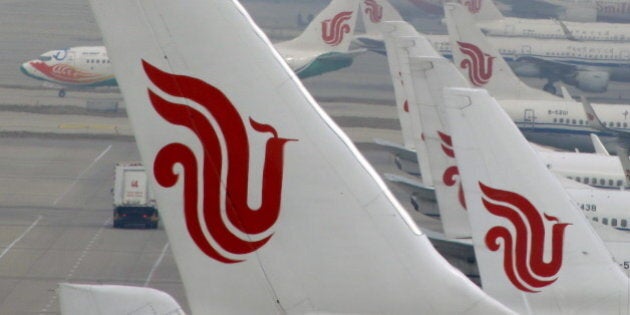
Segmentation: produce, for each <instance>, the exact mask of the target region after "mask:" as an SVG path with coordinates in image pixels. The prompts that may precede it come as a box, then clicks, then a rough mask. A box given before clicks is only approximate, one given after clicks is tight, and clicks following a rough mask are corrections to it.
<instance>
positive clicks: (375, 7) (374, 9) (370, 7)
mask: <svg viewBox="0 0 630 315" xmlns="http://www.w3.org/2000/svg"><path fill="white" fill-rule="evenodd" d="M363 3H364V4H365V10H364V12H365V14H367V15H368V16H369V17H370V21H371V22H372V23H380V22H381V20H382V19H383V6H381V5H380V4H378V3H376V1H375V0H365V1H364V2H363Z"/></svg>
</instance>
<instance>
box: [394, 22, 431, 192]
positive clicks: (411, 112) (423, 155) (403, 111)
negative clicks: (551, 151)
mask: <svg viewBox="0 0 630 315" xmlns="http://www.w3.org/2000/svg"><path fill="white" fill-rule="evenodd" d="M385 23H386V24H384V25H383V27H382V29H383V36H384V40H385V47H386V49H387V52H388V54H387V61H388V62H389V72H390V75H391V77H392V84H393V85H394V94H395V96H396V107H397V109H398V118H399V120H400V126H401V129H402V134H403V138H404V140H405V144H407V143H410V144H411V147H412V148H414V149H415V151H416V155H417V157H418V159H417V160H418V165H419V167H420V174H421V175H422V183H423V184H424V185H425V186H429V187H430V186H433V175H432V172H431V168H430V167H429V162H428V160H429V158H428V153H427V146H426V143H425V141H424V132H423V129H422V123H421V122H420V114H419V113H418V110H417V105H416V103H417V100H416V97H415V94H414V93H413V90H412V89H410V88H408V87H406V86H405V84H406V85H410V84H411V79H410V76H409V65H408V63H406V64H401V62H400V61H401V60H400V58H399V53H400V50H403V51H405V50H406V49H407V48H408V47H409V46H410V45H411V46H412V45H414V42H413V41H407V42H405V41H404V40H403V39H402V38H404V37H405V36H413V35H414V34H418V32H417V31H416V30H415V29H414V28H413V26H411V25H410V24H409V23H406V22H385ZM405 82H406V83H405Z"/></svg>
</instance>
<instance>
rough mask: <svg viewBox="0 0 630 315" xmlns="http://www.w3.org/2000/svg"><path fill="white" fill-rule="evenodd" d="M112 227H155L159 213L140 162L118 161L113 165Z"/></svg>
mask: <svg viewBox="0 0 630 315" xmlns="http://www.w3.org/2000/svg"><path fill="white" fill-rule="evenodd" d="M113 194H114V227H115V228H122V227H127V226H136V227H144V228H148V229H157V227H158V222H159V219H160V217H159V214H158V211H157V207H156V204H155V199H154V197H153V191H152V189H151V187H150V185H149V181H148V178H147V173H146V172H145V171H144V166H143V165H142V163H140V162H120V163H117V164H116V166H115V167H114V188H113Z"/></svg>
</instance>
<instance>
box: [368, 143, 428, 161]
mask: <svg viewBox="0 0 630 315" xmlns="http://www.w3.org/2000/svg"><path fill="white" fill-rule="evenodd" d="M374 143H376V144H377V145H379V146H381V147H382V148H383V149H385V150H387V151H389V153H391V154H393V155H395V156H397V157H399V158H401V159H403V160H405V161H409V162H414V163H418V155H417V154H416V151H414V150H410V149H408V148H406V147H404V146H403V145H401V144H398V143H394V142H391V141H387V140H383V139H378V138H377V139H374Z"/></svg>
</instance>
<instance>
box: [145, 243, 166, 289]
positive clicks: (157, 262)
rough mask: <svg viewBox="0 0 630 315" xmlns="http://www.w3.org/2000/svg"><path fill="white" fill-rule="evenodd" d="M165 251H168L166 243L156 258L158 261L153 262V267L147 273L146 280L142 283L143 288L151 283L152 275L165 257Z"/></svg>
mask: <svg viewBox="0 0 630 315" xmlns="http://www.w3.org/2000/svg"><path fill="white" fill-rule="evenodd" d="M167 249H168V242H166V244H164V248H162V253H161V254H160V257H158V259H157V260H155V263H154V264H153V267H151V271H149V275H148V276H147V280H146V281H144V286H145V287H146V286H148V285H149V282H151V279H152V278H153V274H154V273H155V271H156V270H157V268H158V266H159V265H160V264H161V263H162V260H163V259H164V256H166V250H167Z"/></svg>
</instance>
